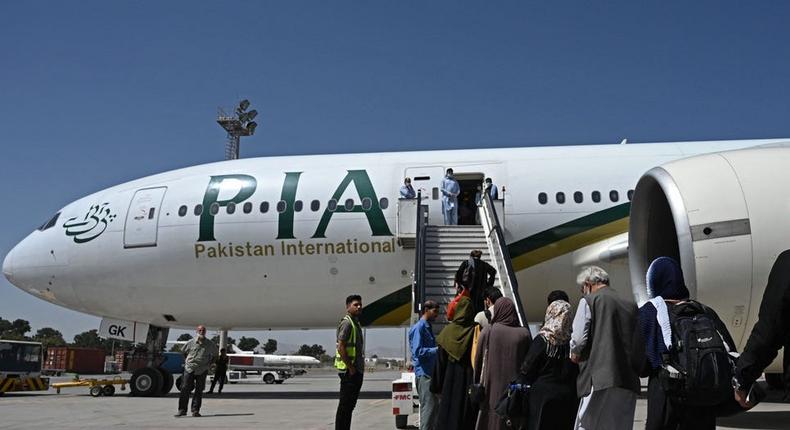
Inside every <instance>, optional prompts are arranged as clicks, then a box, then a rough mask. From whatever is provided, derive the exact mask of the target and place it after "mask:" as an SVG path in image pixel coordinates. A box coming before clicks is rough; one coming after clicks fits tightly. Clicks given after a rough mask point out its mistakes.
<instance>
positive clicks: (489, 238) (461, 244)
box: [398, 193, 527, 333]
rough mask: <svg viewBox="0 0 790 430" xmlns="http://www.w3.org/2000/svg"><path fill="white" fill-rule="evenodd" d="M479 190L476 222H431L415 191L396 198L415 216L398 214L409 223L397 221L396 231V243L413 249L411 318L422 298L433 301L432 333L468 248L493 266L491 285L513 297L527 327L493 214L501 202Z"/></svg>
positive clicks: (449, 298) (451, 294) (436, 329)
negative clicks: (438, 308)
mask: <svg viewBox="0 0 790 430" xmlns="http://www.w3.org/2000/svg"><path fill="white" fill-rule="evenodd" d="M483 194H484V196H483V199H482V201H481V204H480V206H479V207H478V215H479V219H480V221H481V225H452V226H446V225H430V224H429V222H428V220H429V219H430V218H429V216H428V207H427V206H426V205H424V204H418V203H417V202H421V201H422V197H421V195H420V194H418V196H417V198H416V199H411V200H409V201H407V200H401V203H402V204H404V205H406V204H410V205H411V206H410V209H411V210H412V211H414V212H413V213H414V214H415V215H416V219H413V218H411V217H408V218H407V217H402V222H403V223H408V224H411V225H408V226H406V225H404V226H403V228H401V222H399V234H398V236H399V238H398V241H399V243H401V246H403V247H404V248H412V247H413V248H414V249H415V262H414V276H413V284H412V305H413V306H412V309H413V312H414V313H413V317H412V323H413V322H415V321H416V319H417V318H419V316H420V314H421V313H422V303H424V302H425V301H426V300H433V301H435V302H437V303H439V304H440V306H441V312H440V316H439V318H438V319H437V321H435V322H434V323H433V329H434V332H435V333H438V332H439V331H441V329H442V328H444V326H445V325H447V316H446V312H447V304H449V303H450V301H452V299H453V298H454V297H455V294H456V291H455V287H454V280H455V273H456V271H457V270H458V266H459V265H460V264H461V262H463V261H464V260H467V259H468V258H469V253H470V252H471V251H472V250H473V249H479V250H481V251H482V252H483V256H482V260H484V261H486V262H487V263H488V264H490V265H492V266H493V267H494V268H495V269H496V271H497V276H496V280H495V282H494V286H495V287H497V288H499V289H500V290H501V291H502V295H503V296H505V297H508V298H510V299H511V300H513V302H514V303H515V304H516V310H517V311H518V316H519V321H520V323H521V325H522V326H524V327H526V326H527V324H526V317H525V315H524V311H523V309H522V306H521V298H520V296H519V293H518V281H517V280H516V276H515V272H514V270H513V266H512V264H511V261H510V253H509V251H508V248H507V244H506V243H505V238H504V230H503V227H502V224H501V222H500V219H501V218H500V215H499V214H498V209H499V212H501V213H502V214H503V215H504V210H503V209H504V201H503V200H492V199H491V197H490V196H489V195H488V193H483ZM412 223H413V224H412ZM412 226H413V227H412ZM401 231H402V232H403V233H404V234H401ZM407 232H408V233H407Z"/></svg>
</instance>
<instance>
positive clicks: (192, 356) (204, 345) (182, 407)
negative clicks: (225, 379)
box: [175, 325, 217, 417]
mask: <svg viewBox="0 0 790 430" xmlns="http://www.w3.org/2000/svg"><path fill="white" fill-rule="evenodd" d="M181 352H183V353H184V355H186V360H184V375H183V376H182V378H183V380H182V381H181V395H180V396H179V397H178V413H177V414H176V415H175V416H176V417H183V416H184V415H186V414H187V402H189V392H190V391H192V389H193V388H194V389H195V395H194V397H192V416H193V417H199V416H200V404H201V402H202V401H203V389H205V388H206V376H207V375H208V368H209V366H210V365H211V363H212V361H214V357H216V356H217V347H216V346H215V345H214V342H212V341H210V340H208V339H206V327H205V326H202V325H199V326H197V337H196V338H194V339H191V340H190V341H189V342H187V343H186V344H185V345H184V348H183V349H182V350H181Z"/></svg>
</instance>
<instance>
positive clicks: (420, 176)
mask: <svg viewBox="0 0 790 430" xmlns="http://www.w3.org/2000/svg"><path fill="white" fill-rule="evenodd" d="M444 171H445V168H444V167H442V166H425V167H409V168H407V169H406V173H405V176H408V177H410V178H411V183H412V185H413V186H414V190H415V191H419V190H422V197H423V200H422V202H423V204H426V205H428V218H429V221H428V222H429V224H432V225H442V224H444V216H442V199H441V192H440V190H441V188H440V187H441V186H442V179H444Z"/></svg>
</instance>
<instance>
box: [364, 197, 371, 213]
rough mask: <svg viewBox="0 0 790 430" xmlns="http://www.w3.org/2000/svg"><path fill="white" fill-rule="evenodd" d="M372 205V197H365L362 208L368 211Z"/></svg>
mask: <svg viewBox="0 0 790 430" xmlns="http://www.w3.org/2000/svg"><path fill="white" fill-rule="evenodd" d="M372 207H373V200H370V197H365V198H364V199H362V210H364V211H366V212H367V211H369V210H370V208H372Z"/></svg>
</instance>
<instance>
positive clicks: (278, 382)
mask: <svg viewBox="0 0 790 430" xmlns="http://www.w3.org/2000/svg"><path fill="white" fill-rule="evenodd" d="M283 382H285V381H282V380H280V381H274V383H275V384H282V383H283Z"/></svg>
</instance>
